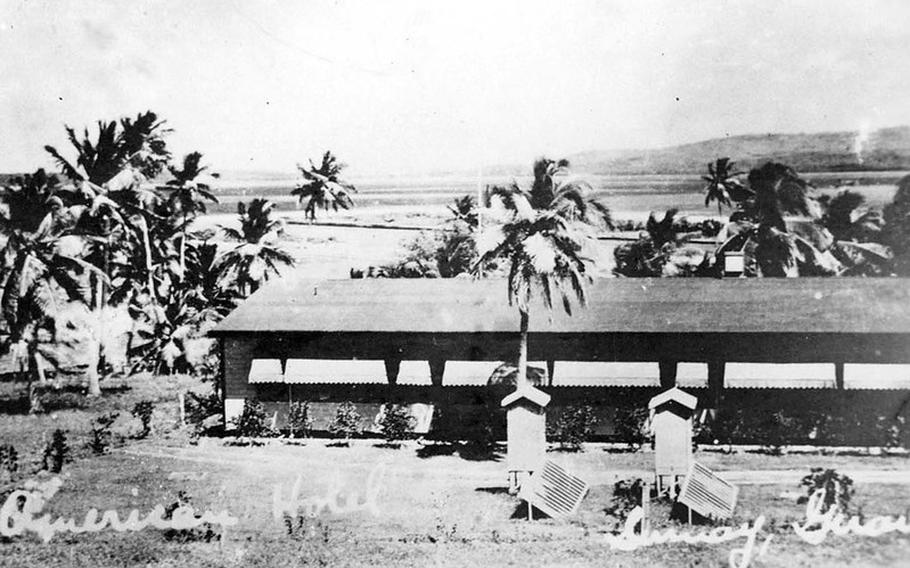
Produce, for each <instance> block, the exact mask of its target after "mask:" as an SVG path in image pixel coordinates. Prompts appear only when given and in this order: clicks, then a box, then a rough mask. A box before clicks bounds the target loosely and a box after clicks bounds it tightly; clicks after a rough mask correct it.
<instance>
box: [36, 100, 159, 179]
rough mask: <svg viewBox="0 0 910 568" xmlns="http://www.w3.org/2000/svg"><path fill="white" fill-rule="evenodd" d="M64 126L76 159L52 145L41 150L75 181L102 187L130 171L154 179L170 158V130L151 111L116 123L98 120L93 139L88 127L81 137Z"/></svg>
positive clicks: (128, 173)
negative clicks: (168, 142)
mask: <svg viewBox="0 0 910 568" xmlns="http://www.w3.org/2000/svg"><path fill="white" fill-rule="evenodd" d="M118 126H119V128H118ZM65 128H66V133H67V138H68V139H69V142H70V144H71V145H72V146H73V147H74V148H75V150H76V162H75V163H71V162H70V161H68V160H67V159H66V158H64V157H63V156H62V155H61V154H60V153H59V152H58V151H57V149H56V148H54V147H53V146H45V147H44V149H45V150H47V152H48V153H49V154H50V155H51V156H53V157H54V159H55V160H56V161H57V164H58V165H59V166H60V169H61V171H62V172H63V174H64V175H65V176H66V177H68V178H69V179H71V180H73V182H76V183H78V182H89V183H91V184H93V185H95V186H104V185H105V184H107V183H109V182H110V181H111V180H113V179H114V178H115V177H118V176H123V175H127V176H129V175H130V174H131V173H132V172H133V171H135V172H136V173H138V174H140V175H142V176H144V177H145V178H153V177H155V176H156V175H158V174H159V173H160V172H161V171H162V170H163V169H164V166H165V165H166V164H167V161H168V159H170V152H168V150H167V147H166V145H165V140H164V136H165V135H167V134H168V133H170V130H169V129H167V128H165V127H164V121H159V120H158V116H157V115H156V114H155V113H154V112H152V111H147V112H144V113H140V114H139V115H137V116H136V120H135V121H134V120H131V119H129V118H121V119H120V122H119V123H118V122H116V121H111V122H104V121H98V136H97V138H96V141H95V142H92V140H91V137H90V135H89V131H88V129H87V128H86V129H85V131H84V133H83V136H82V139H81V140H80V139H79V138H78V137H77V136H76V131H75V130H73V129H72V128H70V127H69V126H67V127H65Z"/></svg>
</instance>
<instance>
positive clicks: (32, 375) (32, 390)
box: [25, 349, 44, 414]
mask: <svg viewBox="0 0 910 568" xmlns="http://www.w3.org/2000/svg"><path fill="white" fill-rule="evenodd" d="M27 357H28V362H27V363H26V370H25V373H26V380H27V381H28V413H29V414H37V413H39V412H42V411H43V410H44V409H43V408H42V407H41V397H40V396H39V393H38V388H37V384H36V383H40V382H41V380H40V373H39V372H38V361H37V360H36V359H35V356H34V353H32V351H31V349H29V350H28V355H27Z"/></svg>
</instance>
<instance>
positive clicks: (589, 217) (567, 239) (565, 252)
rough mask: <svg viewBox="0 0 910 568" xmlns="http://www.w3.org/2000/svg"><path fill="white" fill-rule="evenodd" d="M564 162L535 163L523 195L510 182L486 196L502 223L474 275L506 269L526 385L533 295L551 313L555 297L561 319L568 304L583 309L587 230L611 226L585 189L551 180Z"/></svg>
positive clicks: (522, 380)
mask: <svg viewBox="0 0 910 568" xmlns="http://www.w3.org/2000/svg"><path fill="white" fill-rule="evenodd" d="M567 167H568V162H566V161H565V160H560V161H558V162H556V161H553V160H548V159H546V158H541V159H539V160H537V161H536V162H535V163H534V182H533V185H532V186H531V190H530V191H526V190H524V189H522V188H520V187H519V186H518V184H516V183H515V182H512V183H511V184H510V185H509V186H505V187H500V186H496V187H492V188H490V189H489V190H488V200H489V198H491V197H497V198H498V199H499V200H500V201H501V203H502V204H503V206H504V208H505V214H506V218H505V222H504V223H503V224H502V226H501V227H500V228H499V229H498V231H495V232H494V231H493V230H491V231H487V233H494V234H497V238H496V240H497V242H496V243H493V245H492V246H490V247H489V248H487V250H485V251H484V252H482V253H481V255H480V259H479V261H478V262H477V264H476V265H475V269H474V271H475V274H476V273H479V272H480V271H481V270H482V268H483V265H484V264H486V263H488V262H490V261H493V260H496V259H504V260H505V261H506V263H507V264H508V266H509V269H508V297H509V305H515V306H517V307H518V313H519V317H520V324H519V325H520V328H519V329H520V341H519V348H518V380H517V385H518V386H519V388H520V387H522V386H525V385H527V384H528V376H527V374H528V372H527V367H528V327H529V321H530V311H531V299H532V295H533V291H534V290H535V289H539V291H540V297H541V299H542V300H543V304H544V306H545V307H546V308H547V309H548V310H551V309H552V305H553V296H554V295H559V296H561V299H562V304H563V308H564V309H565V310H566V313H569V314H571V313H572V298H575V299H576V300H577V301H578V303H579V304H581V305H584V304H585V285H586V283H587V282H589V281H590V280H591V276H590V273H589V272H588V270H587V263H588V262H589V259H588V258H586V257H585V256H584V251H585V248H586V245H587V244H588V243H589V242H590V240H591V238H592V237H593V234H592V232H591V229H592V227H595V226H597V225H607V224H609V222H610V216H609V210H608V209H607V208H606V207H604V206H603V205H602V204H600V203H598V202H593V201H591V200H589V199H587V197H586V196H585V193H586V190H587V189H588V186H587V185H586V184H583V183H579V182H562V183H560V181H559V180H557V178H556V176H557V175H558V174H561V173H563V172H564V170H565V169H566V168H567Z"/></svg>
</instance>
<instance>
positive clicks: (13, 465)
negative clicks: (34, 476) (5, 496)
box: [0, 444, 19, 480]
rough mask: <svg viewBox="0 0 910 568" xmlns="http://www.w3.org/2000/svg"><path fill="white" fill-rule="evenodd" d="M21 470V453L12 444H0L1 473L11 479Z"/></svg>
mask: <svg viewBox="0 0 910 568" xmlns="http://www.w3.org/2000/svg"><path fill="white" fill-rule="evenodd" d="M17 471H19V453H18V452H17V451H16V448H15V447H13V445H12V444H3V445H0V473H2V474H3V476H4V478H5V479H7V480H10V479H12V478H13V476H14V475H16V472H17Z"/></svg>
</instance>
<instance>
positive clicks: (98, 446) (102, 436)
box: [88, 412, 120, 456]
mask: <svg viewBox="0 0 910 568" xmlns="http://www.w3.org/2000/svg"><path fill="white" fill-rule="evenodd" d="M118 416H120V414H119V413H117V412H111V413H110V414H102V415H101V416H98V417H97V418H95V419H94V420H92V432H91V434H90V435H89V436H90V437H89V442H88V447H89V448H91V450H92V453H94V454H95V455H96V456H100V455H102V454H106V453H107V450H108V448H109V447H110V445H111V437H112V434H111V426H113V425H114V422H115V421H116V420H117V417H118Z"/></svg>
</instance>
